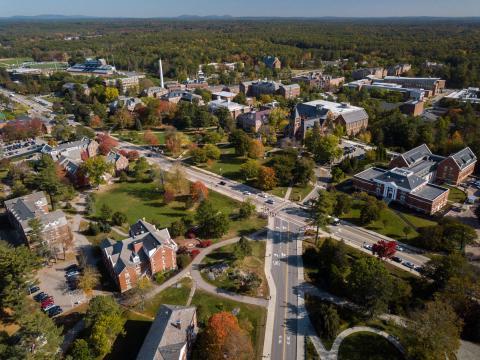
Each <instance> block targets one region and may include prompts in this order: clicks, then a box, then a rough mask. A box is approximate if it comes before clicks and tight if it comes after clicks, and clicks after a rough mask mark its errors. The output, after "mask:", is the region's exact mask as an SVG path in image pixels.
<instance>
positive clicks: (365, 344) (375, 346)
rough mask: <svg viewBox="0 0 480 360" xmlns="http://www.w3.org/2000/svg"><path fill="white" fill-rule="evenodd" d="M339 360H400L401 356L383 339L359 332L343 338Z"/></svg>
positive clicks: (375, 335)
mask: <svg viewBox="0 0 480 360" xmlns="http://www.w3.org/2000/svg"><path fill="white" fill-rule="evenodd" d="M338 359H339V360H364V359H369V360H400V359H404V357H403V355H402V354H401V353H400V352H399V351H398V350H397V349H396V348H395V347H394V346H393V345H392V344H391V343H390V342H389V341H388V340H387V339H385V338H384V337H382V336H380V335H377V334H373V333H370V332H359V333H355V334H352V335H350V336H348V337H347V338H345V340H343V342H342V343H341V344H340V349H339V352H338Z"/></svg>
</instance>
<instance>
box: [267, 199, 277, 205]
mask: <svg viewBox="0 0 480 360" xmlns="http://www.w3.org/2000/svg"><path fill="white" fill-rule="evenodd" d="M265 202H266V203H267V204H270V205H273V204H275V200H273V199H268V200H267V201H265Z"/></svg>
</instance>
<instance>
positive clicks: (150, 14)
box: [0, 0, 480, 18]
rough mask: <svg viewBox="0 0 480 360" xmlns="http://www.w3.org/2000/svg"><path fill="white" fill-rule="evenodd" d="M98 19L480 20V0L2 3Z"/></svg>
mask: <svg viewBox="0 0 480 360" xmlns="http://www.w3.org/2000/svg"><path fill="white" fill-rule="evenodd" d="M50 14H51V15H64V16H93V17H126V18H155V17H159V18H162V17H163V18H169V17H178V16H182V15H189V16H232V17H311V18H315V17H340V18H375V17H379V18H381V17H478V16H480V1H479V0H457V1H456V2H452V1H447V0H421V1H418V0H404V1H403V2H402V6H401V8H399V7H398V2H397V1H393V0H383V1H378V0H364V1H361V2H360V1H358V0H340V1H338V2H336V3H332V2H331V1H329V0H296V1H291V0H255V1H254V0H243V1H238V0H222V1H220V0H184V1H182V2H171V1H166V0H137V1H136V2H134V3H132V2H131V1H128V0H102V1H98V0H95V1H94V0H83V1H82V2H73V3H71V2H68V3H66V2H65V1H63V0H40V1H39V0H23V1H17V2H10V1H9V2H7V3H6V4H2V12H1V14H0V16H1V17H11V16H39V15H50Z"/></svg>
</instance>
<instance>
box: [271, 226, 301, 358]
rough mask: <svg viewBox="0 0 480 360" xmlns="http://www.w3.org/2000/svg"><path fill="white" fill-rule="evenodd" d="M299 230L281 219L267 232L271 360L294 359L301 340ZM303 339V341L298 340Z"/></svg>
mask: <svg viewBox="0 0 480 360" xmlns="http://www.w3.org/2000/svg"><path fill="white" fill-rule="evenodd" d="M298 230H299V227H298V226H296V225H294V224H291V223H289V222H288V221H286V220H282V219H280V218H275V219H274V229H270V231H269V235H268V236H269V237H271V239H272V245H273V246H272V257H271V259H270V261H272V267H271V269H272V270H271V272H272V277H273V281H274V282H275V287H276V294H277V296H276V302H275V315H274V324H273V337H272V339H273V340H272V349H271V355H270V359H273V360H288V359H297V341H298V340H300V341H303V334H301V333H299V332H298V331H297V329H298V297H297V291H298V287H299V281H298V266H299V264H298V257H297V250H296V249H297V244H296V242H297V234H298ZM297 337H302V339H297Z"/></svg>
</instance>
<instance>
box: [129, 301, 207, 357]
mask: <svg viewBox="0 0 480 360" xmlns="http://www.w3.org/2000/svg"><path fill="white" fill-rule="evenodd" d="M197 333H198V326H197V309H196V307H194V306H176V305H162V306H160V309H159V310H158V313H157V316H156V317H155V320H154V321H153V323H152V325H151V326H150V330H149V331H148V334H147V336H146V337H145V340H144V341H143V345H142V347H141V348H140V351H139V353H138V355H137V360H186V359H187V358H188V357H189V355H190V352H191V349H192V345H193V342H194V341H195V338H196V337H197Z"/></svg>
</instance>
